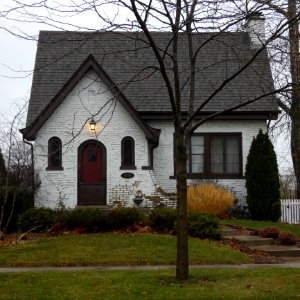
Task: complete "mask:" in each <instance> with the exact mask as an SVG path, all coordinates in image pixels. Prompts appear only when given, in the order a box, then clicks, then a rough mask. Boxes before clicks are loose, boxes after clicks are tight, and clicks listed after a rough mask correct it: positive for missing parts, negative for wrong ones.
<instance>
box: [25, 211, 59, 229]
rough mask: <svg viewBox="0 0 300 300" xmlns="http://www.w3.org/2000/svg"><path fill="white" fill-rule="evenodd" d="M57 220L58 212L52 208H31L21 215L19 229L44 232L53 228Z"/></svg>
mask: <svg viewBox="0 0 300 300" xmlns="http://www.w3.org/2000/svg"><path fill="white" fill-rule="evenodd" d="M55 221H56V212H55V211H54V210H52V209H50V208H43V207H41V208H30V209H29V210H27V211H26V212H25V213H23V214H22V215H21V216H20V219H19V229H20V231H22V232H26V231H28V230H32V229H33V230H32V231H33V232H43V231H47V230H49V229H51V228H52V227H53V225H54V224H55Z"/></svg>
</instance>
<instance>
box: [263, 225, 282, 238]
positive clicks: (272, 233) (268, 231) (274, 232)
mask: <svg viewBox="0 0 300 300" xmlns="http://www.w3.org/2000/svg"><path fill="white" fill-rule="evenodd" d="M279 233H280V230H279V229H278V228H276V227H272V226H269V227H266V228H264V229H262V230H260V232H259V235H260V236H262V237H264V238H272V239H277V238H278V236H279Z"/></svg>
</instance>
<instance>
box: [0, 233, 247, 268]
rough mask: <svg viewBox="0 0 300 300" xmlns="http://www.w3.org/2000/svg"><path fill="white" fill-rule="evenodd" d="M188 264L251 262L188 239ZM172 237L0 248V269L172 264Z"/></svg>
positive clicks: (95, 237) (71, 239) (107, 237)
mask: <svg viewBox="0 0 300 300" xmlns="http://www.w3.org/2000/svg"><path fill="white" fill-rule="evenodd" d="M189 256H190V263H192V264H240V263H249V262H251V260H250V258H249V257H247V256H245V255H244V254H242V253H240V252H238V251H236V250H233V249H232V248H230V247H228V246H224V245H221V244H220V243H217V242H211V241H207V240H200V239H196V238H190V239H189ZM175 262H176V237H175V236H171V235H160V234H150V233H144V234H138V235H134V234H120V233H99V234H80V235H79V234H78V235H67V236H59V237H49V238H44V239H40V240H36V241H25V242H24V243H23V244H12V245H9V246H2V247H0V267H1V266H2V267H4V266H5V267H8V266H75V265H81V266H87V265H155V264H175Z"/></svg>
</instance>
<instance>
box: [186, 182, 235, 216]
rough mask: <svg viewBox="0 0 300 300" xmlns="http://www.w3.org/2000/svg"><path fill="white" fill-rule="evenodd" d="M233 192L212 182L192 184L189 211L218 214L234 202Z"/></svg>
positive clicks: (189, 190)
mask: <svg viewBox="0 0 300 300" xmlns="http://www.w3.org/2000/svg"><path fill="white" fill-rule="evenodd" d="M234 200H235V199H234V196H233V195H232V193H231V192H230V191H228V190H226V189H224V188H222V187H219V186H217V185H215V184H212V183H203V184H199V185H192V186H190V187H189V188H188V211H196V212H207V213H214V214H217V215H218V216H220V215H224V214H226V212H227V211H228V210H229V209H230V208H231V207H232V206H233V204H234Z"/></svg>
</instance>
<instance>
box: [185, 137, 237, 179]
mask: <svg viewBox="0 0 300 300" xmlns="http://www.w3.org/2000/svg"><path fill="white" fill-rule="evenodd" d="M189 149H190V150H189V159H188V173H189V174H190V175H196V174H198V175H199V177H202V178H234V177H239V176H242V135H241V133H203V134H195V135H193V136H192V137H191V143H190V148H189ZM191 177H195V176H191Z"/></svg>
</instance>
